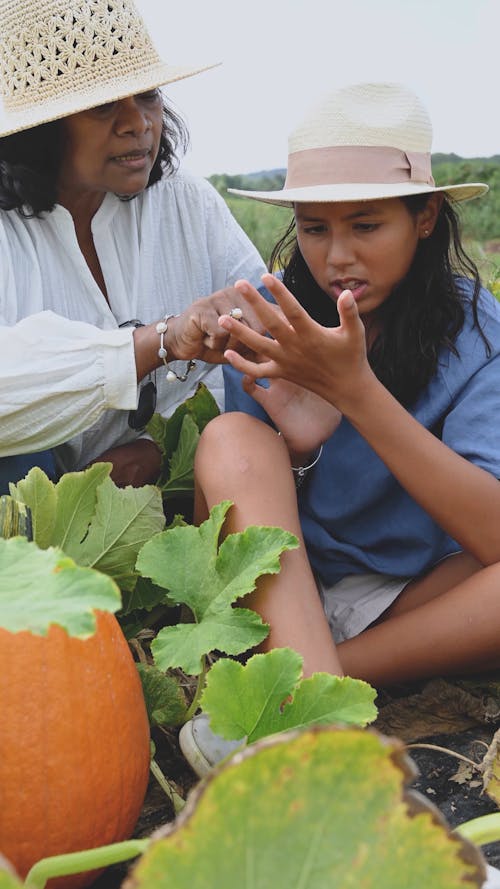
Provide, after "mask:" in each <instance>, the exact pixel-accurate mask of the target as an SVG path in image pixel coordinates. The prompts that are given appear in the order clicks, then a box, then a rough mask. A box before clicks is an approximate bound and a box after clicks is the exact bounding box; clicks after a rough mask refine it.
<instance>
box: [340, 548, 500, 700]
mask: <svg viewBox="0 0 500 889" xmlns="http://www.w3.org/2000/svg"><path fill="white" fill-rule="evenodd" d="M338 653H339V656H340V660H341V662H342V666H343V669H344V672H345V673H346V674H347V675H349V676H355V677H357V678H360V679H365V680H366V681H367V682H370V683H371V684H372V685H374V686H384V685H391V684H394V683H397V682H405V681H411V680H414V679H421V678H426V677H430V676H443V675H453V674H455V675H457V674H466V673H474V672H476V673H477V672H481V671H488V670H495V669H498V668H500V565H499V564H497V565H490V566H489V567H487V568H481V567H480V566H479V564H478V563H477V562H476V561H475V560H474V559H473V558H472V556H470V555H469V554H467V553H462V554H460V555H457V556H453V557H452V558H450V559H446V560H445V561H444V562H441V563H440V564H439V565H437V566H436V568H435V569H434V570H433V571H431V572H429V574H428V575H427V576H426V577H424V578H423V579H421V580H419V581H414V582H413V583H411V584H409V585H408V587H406V589H405V590H404V591H403V593H402V594H401V596H400V597H399V598H398V599H397V600H396V602H395V603H394V605H393V606H391V608H390V609H388V610H387V612H386V613H385V614H384V615H382V618H381V619H380V620H379V621H378V622H377V624H376V625H372V626H371V627H370V628H369V629H367V630H365V631H364V632H362V633H360V634H359V636H356V637H354V638H353V639H349V640H347V641H346V642H343V643H341V644H340V645H339V646H338Z"/></svg>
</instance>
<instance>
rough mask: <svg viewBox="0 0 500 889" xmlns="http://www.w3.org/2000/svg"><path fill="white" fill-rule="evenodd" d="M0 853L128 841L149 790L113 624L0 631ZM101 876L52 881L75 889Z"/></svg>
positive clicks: (34, 856)
mask: <svg viewBox="0 0 500 889" xmlns="http://www.w3.org/2000/svg"><path fill="white" fill-rule="evenodd" d="M0 720H1V723H0V852H1V853H3V855H5V857H6V858H8V859H9V860H10V861H11V862H12V863H13V864H14V866H15V867H16V869H17V871H18V872H19V874H20V875H21V876H22V877H25V875H26V873H27V872H28V870H29V869H30V867H31V866H32V865H33V864H35V862H36V861H38V860H39V859H41V858H45V857H47V856H49V855H59V854H62V853H65V852H75V851H79V850H82V849H90V848H94V847H96V846H102V845H105V844H107V843H114V842H118V841H120V840H124V839H128V838H129V837H130V836H131V834H132V832H133V829H134V826H135V824H136V821H137V818H138V817H139V813H140V811H141V807H142V804H143V801H144V796H145V793H146V788H147V783H148V776H149V763H150V748H149V725H148V719H147V715H146V709H145V704H144V698H143V694H142V687H141V682H140V679H139V676H138V673H137V670H136V667H135V664H134V662H133V658H132V655H131V653H130V650H129V647H128V645H127V642H126V640H125V637H124V636H123V633H122V631H121V628H120V626H119V624H118V622H117V620H116V618H115V617H114V616H113V615H112V614H109V613H107V612H98V613H97V629H96V633H95V635H93V636H91V637H90V638H88V639H85V640H82V639H77V638H75V637H70V636H68V635H67V633H66V632H65V631H64V630H62V629H61V628H60V627H57V626H51V627H50V629H49V632H48V634H47V636H35V635H33V634H31V633H28V632H24V631H23V632H20V633H15V634H14V633H9V632H7V631H6V630H3V629H0ZM96 876H97V873H96V872H95V871H94V872H93V873H91V874H90V873H86V874H80V875H78V876H74V877H61V878H59V879H58V880H56V881H50V885H53V886H57V887H58V889H63V887H64V889H80V887H84V886H88V885H90V883H92V881H93V880H95V879H96Z"/></svg>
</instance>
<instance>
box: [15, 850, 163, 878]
mask: <svg viewBox="0 0 500 889" xmlns="http://www.w3.org/2000/svg"><path fill="white" fill-rule="evenodd" d="M150 843H151V840H150V839H146V840H125V841H124V842H123V843H112V844H111V845H109V846H100V847H99V848H97V849H85V851H83V852H68V853H67V854H66V855H53V856H51V857H50V858H42V860H41V861H37V863H36V864H34V865H33V867H32V868H31V870H30V872H29V873H28V875H27V877H26V880H25V883H24V886H25V887H26V889H44V887H45V885H46V883H47V880H50V879H51V878H52V877H66V876H68V875H70V874H79V873H82V871H90V870H98V869H100V868H103V867H109V865H111V864H119V863H120V862H121V861H128V860H129V859H130V858H136V857H137V855H142V854H143V852H145V851H146V849H147V848H148V846H149V845H150Z"/></svg>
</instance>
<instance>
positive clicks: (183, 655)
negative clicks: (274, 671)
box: [136, 501, 298, 675]
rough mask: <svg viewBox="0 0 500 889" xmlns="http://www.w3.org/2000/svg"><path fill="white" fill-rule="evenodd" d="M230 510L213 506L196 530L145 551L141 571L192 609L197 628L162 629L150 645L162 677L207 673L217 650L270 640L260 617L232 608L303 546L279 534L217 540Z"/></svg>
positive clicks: (178, 532)
mask: <svg viewBox="0 0 500 889" xmlns="http://www.w3.org/2000/svg"><path fill="white" fill-rule="evenodd" d="M230 506H231V503H230V502H229V501H224V502H223V503H219V504H216V505H215V506H214V507H213V508H212V510H211V512H210V516H209V518H208V519H207V520H206V521H205V522H203V524H201V525H200V526H199V527H195V526H194V525H185V526H183V527H178V528H171V529H169V530H167V531H164V532H163V533H161V534H157V535H156V537H154V538H153V539H152V540H150V541H149V542H148V543H146V544H145V545H144V547H143V548H142V550H141V552H140V553H139V557H138V559H137V566H136V567H137V569H138V570H139V571H140V572H141V574H143V575H145V576H146V577H150V578H151V579H152V580H153V582H154V583H155V584H158V585H159V586H163V587H165V588H166V589H168V591H169V596H170V598H171V599H172V600H173V601H174V602H175V603H179V604H180V603H182V604H184V605H187V606H188V607H189V608H190V610H191V611H192V613H193V616H194V623H193V624H186V625H185V626H184V627H176V628H171V627H165V628H164V629H162V630H160V632H159V633H158V635H157V637H156V639H155V640H154V642H153V643H152V646H151V650H152V652H153V655H154V657H155V662H156V663H157V665H158V666H160V667H161V668H162V669H164V670H166V669H168V668H169V667H174V666H175V667H181V668H182V669H183V670H184V671H185V672H186V673H191V674H193V675H194V674H197V673H199V672H200V671H201V669H202V663H201V658H202V657H203V656H204V655H206V654H208V653H209V652H210V651H213V650H215V649H218V650H219V651H223V652H225V653H226V654H239V653H240V652H242V651H246V650H247V649H248V648H251V647H253V646H254V645H257V644H258V643H259V642H261V641H262V639H264V638H265V636H266V635H267V629H268V628H267V627H266V626H265V625H264V624H263V623H262V621H261V619H260V617H259V616H258V615H256V614H255V613H253V612H249V611H247V610H246V609H235V608H233V603H234V602H235V601H236V600H237V599H239V598H241V597H242V596H246V595H247V594H248V593H250V592H251V591H252V590H253V589H254V588H255V584H256V581H257V579H258V577H260V576H261V575H262V574H275V573H277V572H278V571H279V570H280V555H281V554H282V553H283V552H284V550H287V549H293V548H295V547H296V546H297V545H298V541H297V538H296V537H294V535H293V534H290V533H289V532H288V531H283V530H282V529H281V528H265V527H250V528H247V529H246V531H243V532H241V533H238V534H230V535H229V536H228V537H227V538H226V539H225V540H224V541H223V542H222V544H221V545H220V548H219V537H220V533H221V529H222V525H223V523H224V519H225V517H226V514H227V511H228V509H229V508H230Z"/></svg>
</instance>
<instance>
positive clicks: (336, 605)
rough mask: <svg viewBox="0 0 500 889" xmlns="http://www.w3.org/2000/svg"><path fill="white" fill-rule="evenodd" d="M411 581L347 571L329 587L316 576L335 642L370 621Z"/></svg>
mask: <svg viewBox="0 0 500 889" xmlns="http://www.w3.org/2000/svg"><path fill="white" fill-rule="evenodd" d="M411 580H413V578H412V577H393V576H392V575H390V574H349V575H348V576H347V577H343V578H342V580H339V581H338V582H337V583H334V584H333V586H331V587H326V586H325V585H324V584H323V583H322V582H321V581H320V579H319V578H318V577H316V583H317V585H318V589H319V594H320V596H321V601H322V602H323V608H324V611H325V614H326V616H327V619H328V623H329V625H330V630H331V633H332V636H333V638H334V641H335V642H337V643H338V642H343V641H344V640H345V639H351V638H352V636H357V635H358V633H361V632H362V631H363V630H366V628H367V627H368V626H369V625H370V624H371V623H373V621H374V620H376V619H377V618H378V617H380V615H381V614H383V612H384V611H386V609H387V608H389V605H392V603H393V602H394V600H395V599H397V597H398V596H399V594H400V593H402V591H403V590H404V588H405V586H406V585H407V584H408V583H410V581H411Z"/></svg>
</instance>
